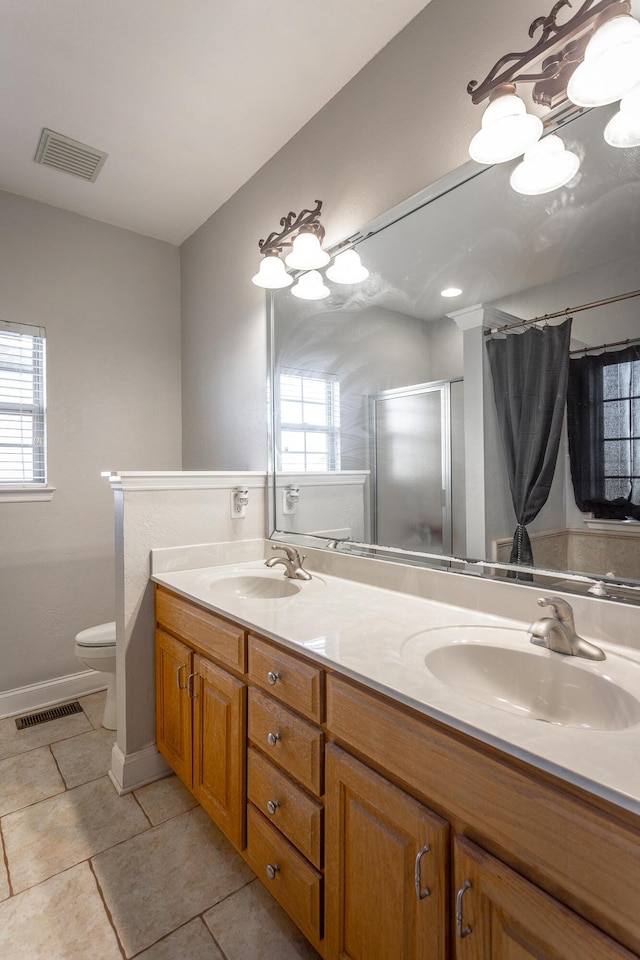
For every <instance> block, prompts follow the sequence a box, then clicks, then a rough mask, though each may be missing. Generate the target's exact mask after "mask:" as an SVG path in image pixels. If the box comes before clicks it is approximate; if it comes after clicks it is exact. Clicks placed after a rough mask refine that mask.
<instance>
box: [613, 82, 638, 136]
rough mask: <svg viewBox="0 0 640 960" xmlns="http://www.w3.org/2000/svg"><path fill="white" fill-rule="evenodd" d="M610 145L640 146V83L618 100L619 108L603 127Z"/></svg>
mask: <svg viewBox="0 0 640 960" xmlns="http://www.w3.org/2000/svg"><path fill="white" fill-rule="evenodd" d="M604 138H605V140H606V141H607V143H608V144H609V146H611V147H640V83H639V84H638V85H637V86H636V87H634V88H633V90H632V91H631V92H630V93H627V94H626V96H624V97H623V98H622V100H621V101H620V109H619V110H618V112H617V113H616V114H614V116H613V117H611V120H609V123H608V124H607V125H606V127H605V128H604Z"/></svg>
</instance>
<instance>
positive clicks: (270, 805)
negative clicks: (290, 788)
mask: <svg viewBox="0 0 640 960" xmlns="http://www.w3.org/2000/svg"><path fill="white" fill-rule="evenodd" d="M279 806H280V801H279V800H267V810H268V811H269V813H270V814H271V816H272V817H273V816H274V815H275V812H276V810H277V809H278V807H279Z"/></svg>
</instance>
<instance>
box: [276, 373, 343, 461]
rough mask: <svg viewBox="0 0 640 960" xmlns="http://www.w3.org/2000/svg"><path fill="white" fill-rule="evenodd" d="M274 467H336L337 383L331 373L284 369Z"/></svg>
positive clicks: (280, 383)
mask: <svg viewBox="0 0 640 960" xmlns="http://www.w3.org/2000/svg"><path fill="white" fill-rule="evenodd" d="M277 412H278V419H279V441H280V442H279V444H278V447H279V452H280V463H279V464H278V469H280V470H283V471H289V472H290V473H291V472H293V473H304V472H308V471H326V470H339V469H340V384H339V382H338V380H337V378H336V377H334V376H332V375H331V374H324V373H323V374H319V373H318V374H316V373H311V372H309V371H296V370H284V371H282V372H281V373H280V379H279V382H278V397H277Z"/></svg>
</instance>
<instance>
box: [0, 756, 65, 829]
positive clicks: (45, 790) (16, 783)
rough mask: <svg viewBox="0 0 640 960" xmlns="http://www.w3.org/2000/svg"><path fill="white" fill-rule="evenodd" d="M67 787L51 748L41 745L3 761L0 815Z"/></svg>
mask: <svg viewBox="0 0 640 960" xmlns="http://www.w3.org/2000/svg"><path fill="white" fill-rule="evenodd" d="M64 789H65V786H64V781H63V779H62V777H61V776H60V774H59V773H58V768H57V766H56V762H55V760H54V759H53V757H52V756H51V750H50V749H49V747H38V748H37V749H36V750H30V751H29V753H27V754H20V755H18V756H17V757H8V758H7V759H6V760H0V817H3V816H4V815H5V814H6V813H11V812H12V811H13V810H20V809H21V808H22V807H26V806H29V804H31V803H36V802H37V801H38V800H46V798H47V797H53V796H54V795H55V794H56V793H64Z"/></svg>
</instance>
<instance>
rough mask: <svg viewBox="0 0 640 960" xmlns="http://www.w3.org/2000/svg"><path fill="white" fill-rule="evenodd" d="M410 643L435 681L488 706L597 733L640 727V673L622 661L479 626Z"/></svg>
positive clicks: (427, 634) (433, 633) (520, 632)
mask: <svg viewBox="0 0 640 960" xmlns="http://www.w3.org/2000/svg"><path fill="white" fill-rule="evenodd" d="M410 641H411V642H410V643H409V644H407V645H405V646H406V650H405V656H407V657H409V658H411V655H412V653H413V654H414V657H415V654H416V653H417V654H418V655H419V659H420V660H421V661H422V666H423V668H426V669H427V670H428V671H429V672H430V673H431V674H432V675H433V676H434V677H436V678H437V679H438V680H440V681H441V682H442V683H445V684H447V686H449V687H450V688H451V689H452V690H454V691H455V692H456V693H459V694H462V695H463V696H465V697H468V698H470V699H471V700H475V701H479V702H480V703H483V704H486V705H487V706H490V707H495V708H497V709H499V710H506V711H507V712H508V713H512V714H516V715H517V716H520V717H526V718H529V719H532V720H542V721H546V722H547V723H554V724H559V725H561V726H566V727H579V728H584V729H590V730H623V729H626V728H627V727H632V726H635V724H637V723H640V699H638V698H637V697H636V696H635V695H634V693H632V692H630V690H628V689H626V688H627V687H629V685H631V689H632V690H634V689H637V691H638V694H639V695H640V668H639V666H638V665H637V664H635V663H630V662H629V661H626V660H624V659H622V658H619V657H616V656H615V654H608V655H607V660H604V661H599V662H597V663H596V662H592V661H587V660H584V659H582V658H580V657H568V656H563V655H562V654H557V653H551V652H550V651H548V650H544V649H540V648H538V647H534V646H531V645H530V644H529V638H528V634H527V633H526V631H524V630H511V629H505V628H494V627H490V626H477V625H470V626H468V627H460V626H456V627H451V628H446V627H442V628H439V629H437V630H434V631H424V632H423V633H422V634H417V635H415V636H414V637H412V638H410ZM443 641H444V642H443ZM446 641H452V642H446ZM428 648H430V649H428ZM425 651H426V652H425ZM620 681H621V682H622V683H621V682H620Z"/></svg>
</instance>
